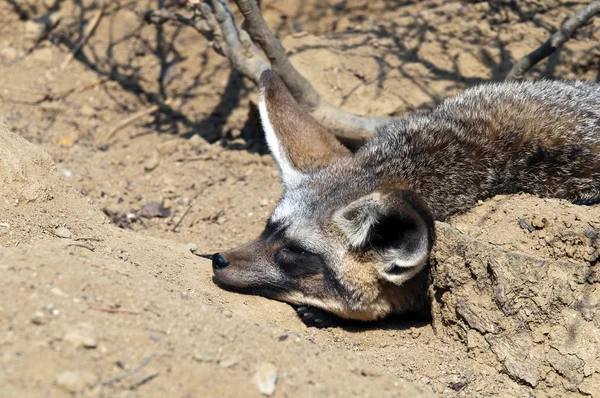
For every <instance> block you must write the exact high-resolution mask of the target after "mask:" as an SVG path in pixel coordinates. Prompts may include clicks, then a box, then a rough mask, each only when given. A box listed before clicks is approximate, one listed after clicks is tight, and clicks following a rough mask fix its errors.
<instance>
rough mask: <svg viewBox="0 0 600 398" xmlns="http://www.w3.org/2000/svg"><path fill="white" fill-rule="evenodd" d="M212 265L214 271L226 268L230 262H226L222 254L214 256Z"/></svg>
mask: <svg viewBox="0 0 600 398" xmlns="http://www.w3.org/2000/svg"><path fill="white" fill-rule="evenodd" d="M212 265H213V268H214V269H220V268H225V267H227V266H228V265H229V261H227V260H225V257H223V256H221V254H220V253H215V254H213V256H212Z"/></svg>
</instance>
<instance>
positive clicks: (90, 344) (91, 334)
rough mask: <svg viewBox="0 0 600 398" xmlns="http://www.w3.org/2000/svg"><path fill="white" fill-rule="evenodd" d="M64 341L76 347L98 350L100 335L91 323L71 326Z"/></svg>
mask: <svg viewBox="0 0 600 398" xmlns="http://www.w3.org/2000/svg"><path fill="white" fill-rule="evenodd" d="M64 340H65V341H67V342H69V343H72V344H73V345H74V346H76V347H85V348H96V347H97V346H98V334H97V333H96V329H95V328H94V326H93V325H91V324H89V323H80V324H77V325H75V326H70V327H69V328H68V329H67V331H66V333H65V337H64Z"/></svg>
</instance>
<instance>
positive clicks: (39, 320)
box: [31, 311, 48, 325]
mask: <svg viewBox="0 0 600 398" xmlns="http://www.w3.org/2000/svg"><path fill="white" fill-rule="evenodd" d="M47 322H48V319H47V318H46V316H45V315H44V313H43V312H41V311H38V312H36V313H35V314H33V316H32V317H31V323H33V324H34V325H44V324H46V323H47Z"/></svg>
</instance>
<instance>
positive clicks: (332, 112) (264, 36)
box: [213, 0, 394, 141]
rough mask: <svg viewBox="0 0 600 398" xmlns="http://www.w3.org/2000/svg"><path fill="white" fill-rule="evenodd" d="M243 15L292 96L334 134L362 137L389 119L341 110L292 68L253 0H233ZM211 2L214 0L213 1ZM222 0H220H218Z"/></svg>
mask: <svg viewBox="0 0 600 398" xmlns="http://www.w3.org/2000/svg"><path fill="white" fill-rule="evenodd" d="M234 1H235V3H236V4H237V6H238V8H239V9H240V11H241V12H242V14H243V15H244V17H245V18H246V21H247V22H248V26H249V28H250V35H251V36H252V38H253V39H254V41H255V42H257V43H258V44H259V45H260V46H261V48H262V49H263V50H264V52H265V54H266V55H267V57H268V58H269V60H270V61H271V65H272V67H273V69H274V70H275V71H276V72H277V73H278V74H279V76H281V79H282V80H283V81H284V82H285V84H286V86H287V87H288V88H289V89H290V92H291V93H292V95H293V96H294V98H296V100H297V101H298V102H299V103H300V104H302V105H303V106H305V107H307V108H308V110H309V112H310V113H311V115H312V116H313V117H314V118H315V119H316V120H317V121H319V122H320V123H321V124H323V125H324V126H325V127H327V128H328V129H330V130H331V131H332V132H333V133H334V134H335V135H336V136H338V137H340V138H345V139H349V140H359V141H362V140H365V139H367V138H369V137H371V136H372V135H373V134H374V133H375V131H376V130H377V128H379V127H381V126H383V125H385V124H388V123H390V122H391V121H392V120H393V119H394V118H392V117H384V116H382V117H377V116H362V115H357V114H354V113H350V112H346V111H343V110H342V109H340V108H338V107H336V106H333V105H332V104H330V103H328V102H327V101H325V99H324V98H323V97H321V95H320V94H319V93H318V92H317V91H316V90H315V89H314V87H313V86H312V85H311V84H310V82H309V81H308V80H307V79H306V78H305V77H304V76H302V75H301V74H300V72H298V71H297V70H296V68H294V66H293V65H292V64H291V62H290V61H289V59H288V57H287V55H286V51H285V49H284V48H283V46H282V45H281V42H280V41H279V39H277V38H276V37H275V35H274V34H273V32H272V31H271V30H270V29H269V26H268V25H267V23H266V22H265V20H264V18H263V16H262V12H261V10H260V8H258V5H257V3H256V0H234ZM213 2H214V1H213ZM219 2H224V3H226V1H224V0H219ZM254 82H255V83H257V80H254Z"/></svg>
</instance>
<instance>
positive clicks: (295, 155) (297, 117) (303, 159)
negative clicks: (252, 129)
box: [258, 70, 350, 186]
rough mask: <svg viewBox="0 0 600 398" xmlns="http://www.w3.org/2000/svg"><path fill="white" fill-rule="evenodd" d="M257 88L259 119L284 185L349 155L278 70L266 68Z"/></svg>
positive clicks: (290, 183) (297, 180)
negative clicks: (279, 74) (300, 99)
mask: <svg viewBox="0 0 600 398" xmlns="http://www.w3.org/2000/svg"><path fill="white" fill-rule="evenodd" d="M258 89H259V91H258V110H259V112H260V119H261V122H262V126H263V130H264V131H265V136H266V139H267V144H268V145H269V149H270V150H271V154H272V155H273V157H274V158H275V161H276V162H277V165H278V166H279V170H280V172H281V179H282V180H283V183H284V185H286V186H293V185H295V184H296V183H297V182H299V181H301V180H302V177H303V176H304V175H305V174H307V173H310V172H313V171H316V170H318V169H321V168H323V167H326V166H328V165H329V164H331V163H332V162H333V161H334V160H335V159H336V158H337V157H340V156H347V155H349V154H350V151H349V150H348V149H347V148H346V147H344V146H343V145H342V144H340V142H339V141H338V140H337V139H336V138H335V137H334V136H333V134H331V133H329V132H328V131H327V129H325V128H324V127H323V126H321V125H320V124H319V123H318V122H317V121H316V120H315V119H313V118H312V117H311V116H310V115H309V114H308V112H307V111H306V110H305V109H303V108H302V107H301V106H300V105H299V104H298V103H297V102H296V100H294V97H293V96H292V94H291V93H290V92H289V90H288V89H287V87H286V85H285V83H283V81H282V80H281V79H280V78H279V76H278V75H277V73H275V72H274V71H272V70H266V71H264V72H263V73H262V74H261V76H260V81H259V83H258Z"/></svg>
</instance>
